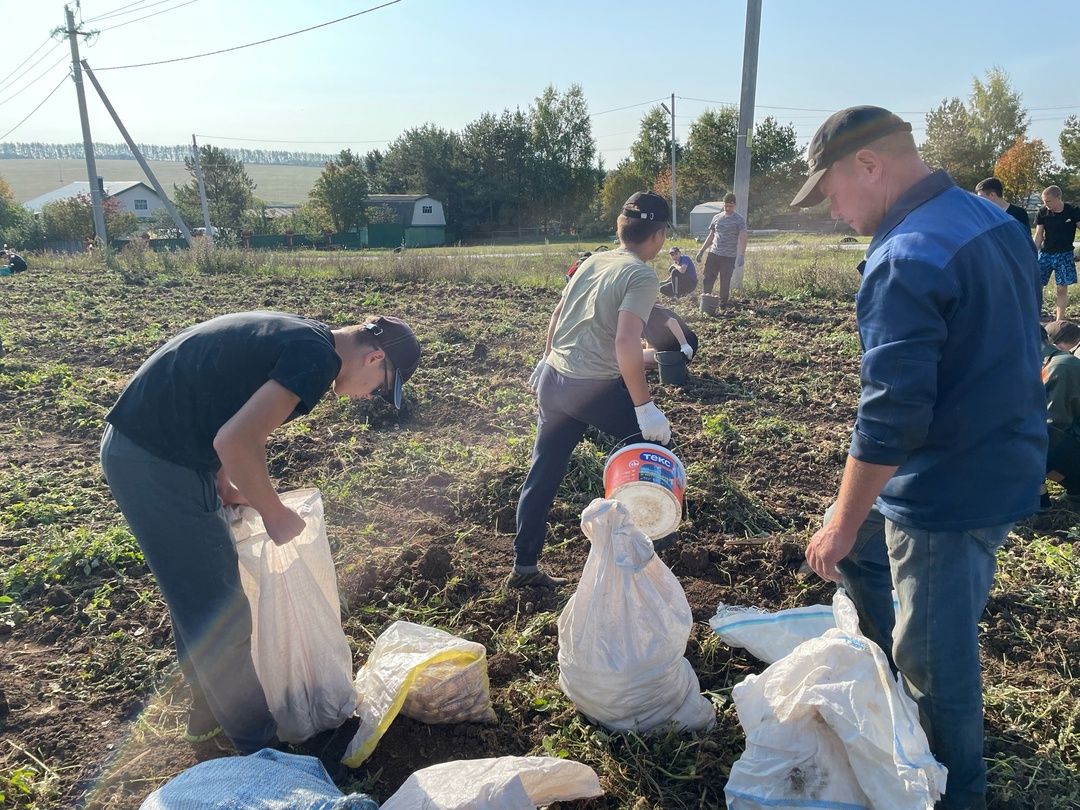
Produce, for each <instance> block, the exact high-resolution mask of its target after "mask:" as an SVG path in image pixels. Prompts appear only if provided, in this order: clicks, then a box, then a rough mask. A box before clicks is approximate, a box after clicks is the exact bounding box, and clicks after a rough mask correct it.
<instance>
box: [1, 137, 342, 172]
mask: <svg viewBox="0 0 1080 810" xmlns="http://www.w3.org/2000/svg"><path fill="white" fill-rule="evenodd" d="M138 147H139V151H140V152H142V155H143V157H144V158H146V159H147V160H167V161H172V162H174V163H180V162H182V161H183V160H184V159H185V158H188V157H190V156H191V146H190V145H183V144H182V145H177V146H161V145H160V144H153V143H140V144H138ZM222 151H223V152H224V153H225V154H228V155H229V156H230V157H233V158H236V159H237V160H239V161H241V162H243V163H251V164H254V165H268V166H322V165H323V164H324V163H326V161H328V160H330V159H331V158H332V157H333V155H327V154H323V153H321V152H295V151H287V150H281V149H244V148H235V149H234V148H226V149H223V150H222ZM94 156H95V157H98V158H100V159H102V160H134V159H135V156H134V155H133V154H131V150H130V149H129V148H128V145H127V144H126V143H94ZM85 157H86V153H85V151H84V150H83V145H82V144H81V143H41V142H38V141H34V142H26V143H22V142H19V143H0V159H4V160H19V159H29V160H83V159H84V158H85Z"/></svg>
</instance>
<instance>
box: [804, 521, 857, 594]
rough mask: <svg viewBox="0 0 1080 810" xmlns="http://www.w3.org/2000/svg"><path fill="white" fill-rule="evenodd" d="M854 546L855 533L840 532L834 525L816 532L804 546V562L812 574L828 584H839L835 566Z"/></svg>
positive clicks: (839, 578) (838, 574) (838, 575)
mask: <svg viewBox="0 0 1080 810" xmlns="http://www.w3.org/2000/svg"><path fill="white" fill-rule="evenodd" d="M854 546H855V532H851V533H850V534H848V533H846V532H842V531H841V530H840V529H839V528H838V527H837V526H835V525H834V524H831V523H830V524H829V525H828V526H825V527H823V528H821V529H818V530H817V533H816V534H815V535H814V536H813V537H811V538H810V543H809V544H808V545H807V546H806V561H807V562H808V563H810V567H811V568H813V569H814V573H815V574H817V575H818V576H819V577H821V578H822V579H824V580H827V581H829V582H840V580H841V577H840V572H839V571H837V570H836V564H837V563H838V562H840V561H841V560H842V559H844V558H845V557H846V556H847V555H848V554H849V553H851V549H852V548H853V547H854Z"/></svg>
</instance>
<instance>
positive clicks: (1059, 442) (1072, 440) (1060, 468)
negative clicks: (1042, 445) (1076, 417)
mask: <svg viewBox="0 0 1080 810" xmlns="http://www.w3.org/2000/svg"><path fill="white" fill-rule="evenodd" d="M1046 471H1047V472H1048V473H1049V472H1058V473H1061V475H1062V480H1061V485H1062V486H1063V487H1065V491H1066V492H1067V493H1069V496H1070V497H1073V498H1077V497H1080V441H1077V440H1076V437H1075V436H1073V435H1072V434H1071V433H1066V432H1064V431H1062V430H1058V429H1057V428H1054V427H1051V428H1050V450H1049V453H1048V454H1047V456H1046Z"/></svg>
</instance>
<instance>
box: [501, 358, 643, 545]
mask: <svg viewBox="0 0 1080 810" xmlns="http://www.w3.org/2000/svg"><path fill="white" fill-rule="evenodd" d="M536 401H537V406H538V408H539V413H538V415H537V417H536V444H535V445H534V446H533V453H532V466H531V467H529V474H528V475H527V476H526V478H525V484H524V485H523V486H522V488H521V498H520V499H519V500H518V507H517V536H516V537H515V538H514V562H515V564H517V565H536V562H537V560H538V559H539V557H540V552H541V550H542V549H543V548H544V535H545V534H547V519H548V512H549V511H550V510H551V504H552V503H553V502H554V500H555V494H556V493H557V492H558V491H559V484H561V483H562V479H563V476H564V475H566V468H567V465H569V463H570V455H571V454H572V453H573V452H574V448H575V447H577V445H578V442H580V441H581V437H582V436H584V435H585V430H586V429H587V428H588V427H589V426H592V427H594V428H596V429H597V430H600V431H602V432H603V433H606V434H608V435H609V436H611V437H612V438H613V439H614V440H615V441H621V440H623V439H630V440H632V441H641V432H640V428H639V427H638V423H637V416H636V415H635V414H634V403H633V402H632V401H631V399H630V394H629V393H628V392H627V390H626V386H625V385H624V384H623V381H622V379H621V378H619V379H615V380H576V379H573V378H571V377H566V376H563V375H562V374H560V373H559V372H557V371H556V370H555V369H553V368H552V367H551V366H545V367H544V372H543V374H541V376H540V385H539V386H538V389H537V392H536Z"/></svg>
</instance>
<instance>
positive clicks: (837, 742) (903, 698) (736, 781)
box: [724, 591, 946, 810]
mask: <svg viewBox="0 0 1080 810" xmlns="http://www.w3.org/2000/svg"><path fill="white" fill-rule="evenodd" d="M833 609H834V614H835V620H836V627H835V628H834V629H832V630H827V631H826V632H825V634H824V635H823V636H821V637H820V638H815V639H811V640H810V641H807V642H804V643H803V644H800V645H799V646H798V647H796V648H795V649H794V650H793V651H792V652H791V654H790V655H788V656H786V657H784V658H781V659H780V660H779V661H777V662H776V663H774V664H772V665H771V666H769V667H768V669H766V670H765V671H764V672H763V673H761V675H750V676H748V677H747V678H746V679H745V680H743V681H742V682H741V683H740V684H738V685H737V686H736V687H735V688H734V689H733V690H732V698H733V699H734V701H735V708H736V710H737V711H738V714H739V722H740V723H741V724H742V727H743V730H744V731H745V732H746V751H745V752H744V753H743V755H742V756H741V757H740V758H739V760H738V761H737V762H736V763H735V764H734V766H732V769H731V774H730V777H729V779H728V783H727V785H726V786H725V787H724V795H725V797H726V798H727V806H728V808H730V810H751V808H772V807H779V806H783V807H790V808H811V807H813V808H818V809H819V810H827V809H828V808H837V810H840V808H843V810H857V808H867V810H869V808H874V810H915V808H926V810H930V809H931V808H933V807H934V803H935V802H936V801H937V799H938V798H939V797H940V796H941V794H942V793H943V792H944V790H945V777H946V770H945V768H944V767H942V766H941V765H940V764H939V763H938V762H937V761H936V760H935V759H934V757H933V755H932V754H931V753H930V747H929V744H928V743H927V740H926V734H925V733H924V732H923V730H922V727H921V726H920V725H919V712H918V707H917V706H916V705H915V702H914V701H913V700H912V699H911V698H910V697H908V695H907V693H906V692H905V691H904V689H903V687H902V686H901V685H900V683H899V682H898V681H897V679H895V678H894V677H893V674H892V670H891V669H890V668H889V663H888V660H887V659H886V657H885V654H884V653H883V652H882V651H881V649H880V648H879V647H878V646H877V645H876V644H874V643H873V642H872V641H870V640H869V639H868V638H866V637H865V636H864V635H862V633H861V632H860V631H859V618H858V615H857V613H856V611H855V606H854V605H853V604H852V603H851V600H850V599H849V598H848V597H847V595H846V594H844V593H843V592H842V591H838V592H837V594H836V597H835V599H834V600H833Z"/></svg>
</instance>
